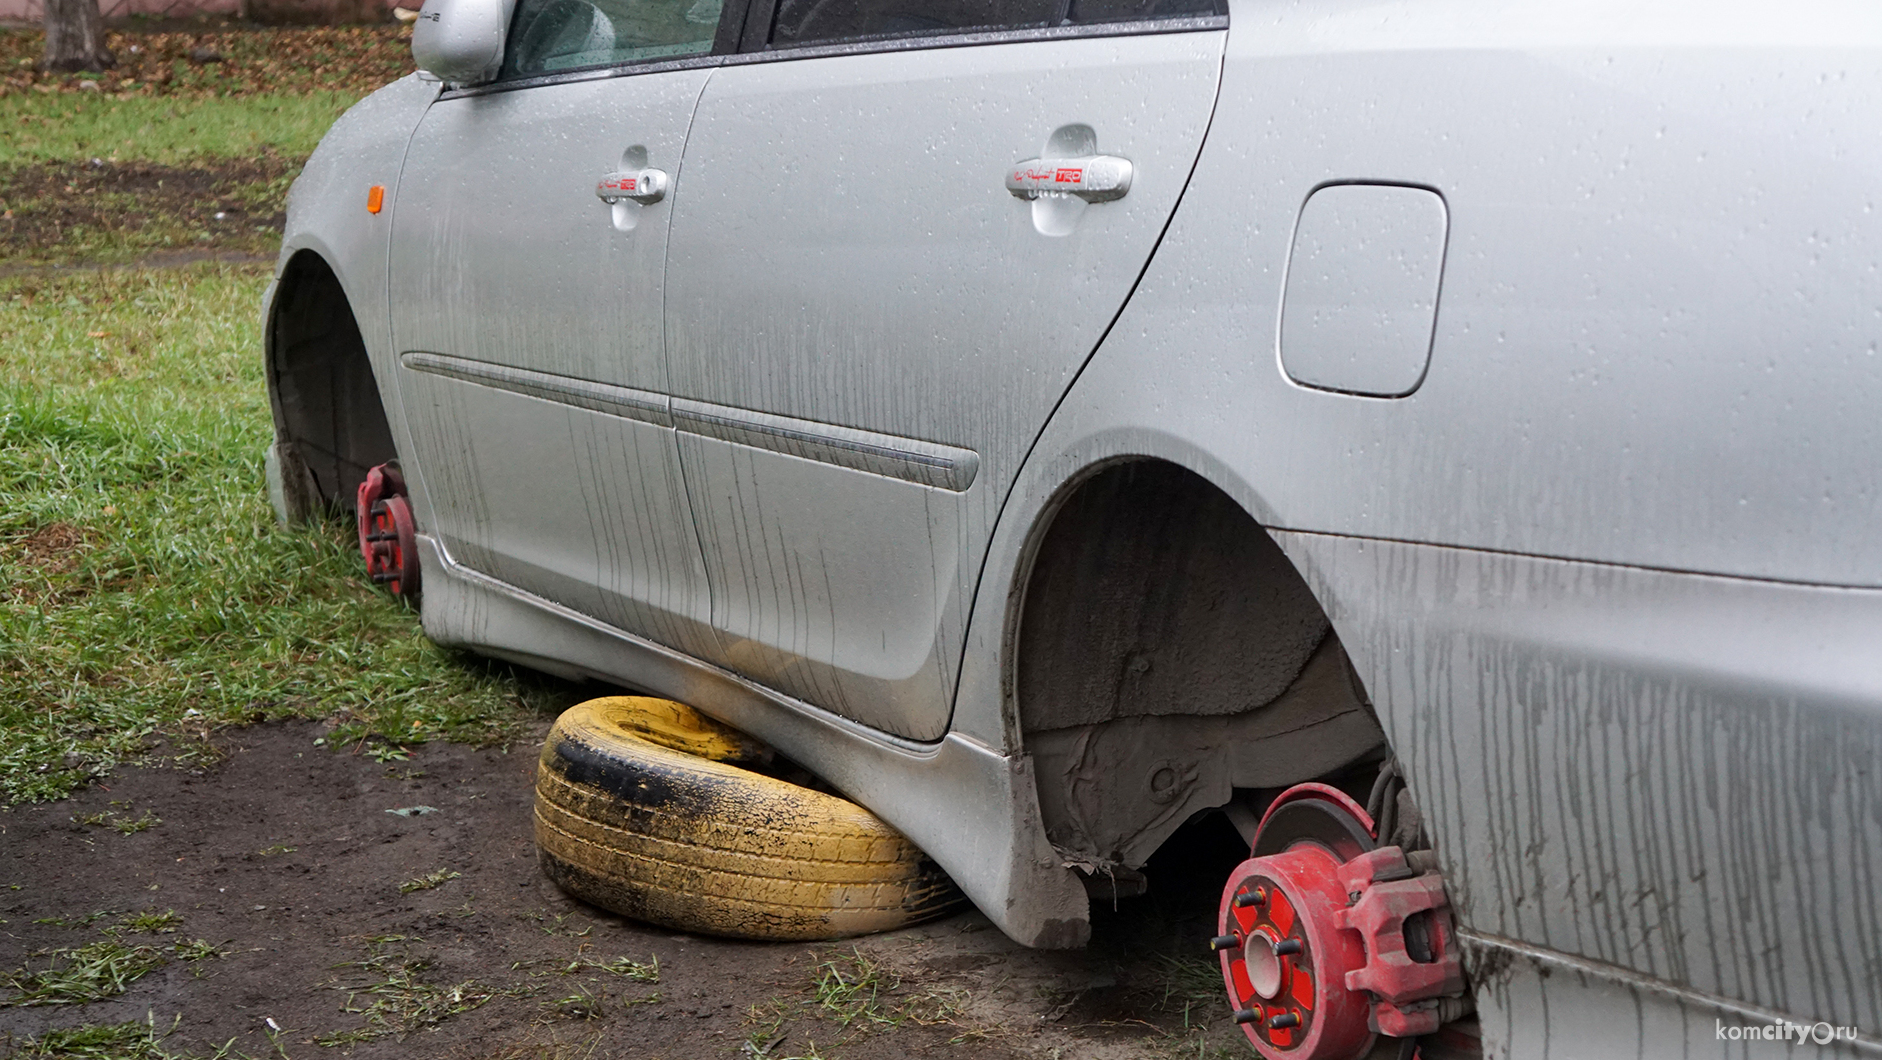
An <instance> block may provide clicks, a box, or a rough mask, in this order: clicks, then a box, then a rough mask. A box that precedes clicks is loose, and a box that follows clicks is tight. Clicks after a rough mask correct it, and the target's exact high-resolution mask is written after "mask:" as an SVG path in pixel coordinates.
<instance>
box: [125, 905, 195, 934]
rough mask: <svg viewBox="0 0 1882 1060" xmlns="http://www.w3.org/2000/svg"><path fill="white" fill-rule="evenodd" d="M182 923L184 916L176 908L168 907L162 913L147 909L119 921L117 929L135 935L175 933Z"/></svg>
mask: <svg viewBox="0 0 1882 1060" xmlns="http://www.w3.org/2000/svg"><path fill="white" fill-rule="evenodd" d="M182 923H183V917H182V916H181V915H180V914H178V913H177V911H176V910H174V909H166V910H164V911H163V912H161V913H159V912H157V911H156V910H154V909H147V910H145V911H144V912H141V913H132V914H131V915H130V916H127V917H125V918H124V919H122V920H120V921H118V922H117V925H116V930H118V931H121V932H129V933H130V934H133V935H174V934H176V929H177V927H178V926H179V925H181V924H182Z"/></svg>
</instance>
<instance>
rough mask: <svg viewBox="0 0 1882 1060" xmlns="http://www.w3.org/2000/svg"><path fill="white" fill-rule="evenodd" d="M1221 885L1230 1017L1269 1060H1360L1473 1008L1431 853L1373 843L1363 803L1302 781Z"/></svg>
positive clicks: (1214, 944)
mask: <svg viewBox="0 0 1882 1060" xmlns="http://www.w3.org/2000/svg"><path fill="white" fill-rule="evenodd" d="M1252 847H1253V849H1252V851H1251V856H1250V857H1249V859H1248V860H1247V861H1244V862H1242V863H1241V864H1240V865H1239V866H1237V867H1236V869H1235V871H1234V872H1233V873H1231V874H1230V876H1229V880H1228V885H1227V886H1226V887H1225V888H1223V891H1222V904H1221V909H1220V912H1219V921H1218V924H1219V926H1218V930H1219V931H1220V934H1218V935H1217V936H1216V937H1215V938H1214V939H1212V940H1210V943H1209V945H1210V948H1211V949H1213V950H1215V951H1216V952H1217V954H1218V955H1219V957H1220V959H1221V962H1222V978H1223V983H1224V985H1226V986H1227V988H1228V994H1229V1003H1230V1005H1231V1006H1232V1007H1233V1009H1234V1011H1235V1021H1236V1022H1237V1023H1239V1024H1241V1026H1242V1030H1243V1032H1244V1033H1246V1034H1247V1036H1248V1040H1249V1041H1250V1042H1251V1043H1252V1044H1253V1045H1254V1047H1255V1050H1256V1051H1257V1052H1259V1053H1260V1054H1261V1055H1262V1056H1264V1057H1267V1058H1268V1060H1357V1058H1358V1057H1361V1056H1364V1055H1365V1054H1366V1053H1367V1052H1368V1051H1369V1050H1370V1049H1372V1047H1373V1045H1374V1043H1375V1042H1376V1041H1377V1040H1378V1038H1379V1037H1380V1036H1381V1035H1384V1036H1387V1037H1393V1038H1405V1039H1409V1038H1413V1037H1415V1036H1417V1035H1422V1034H1428V1033H1430V1032H1432V1031H1435V1030H1437V1028H1438V1026H1439V1024H1440V1023H1442V1022H1444V1021H1445V1020H1448V1019H1453V1018H1456V1017H1457V1016H1460V1015H1462V1014H1464V1013H1465V1012H1466V1011H1468V1007H1469V1002H1468V1001H1467V1000H1466V999H1465V998H1464V978H1463V966H1462V963H1461V961H1460V960H1459V954H1458V951H1457V945H1456V936H1455V932H1454V929H1453V926H1452V920H1451V912H1450V903H1449V899H1448V898H1447V896H1446V895H1445V891H1444V881H1443V878H1442V876H1440V875H1439V873H1438V872H1437V869H1436V867H1435V862H1434V860H1433V859H1432V858H1431V857H1430V855H1429V854H1428V852H1418V853H1415V854H1413V855H1411V856H1410V857H1409V858H1408V856H1407V855H1406V853H1405V852H1404V851H1403V850H1401V849H1400V848H1399V847H1397V846H1383V847H1382V846H1380V845H1379V835H1378V826H1377V825H1376V824H1375V822H1374V821H1373V818H1372V816H1371V815H1370V814H1368V813H1367V812H1366V810H1365V808H1363V807H1361V806H1360V805H1359V804H1358V803H1357V802H1355V801H1354V800H1353V799H1352V798H1350V797H1348V796H1347V795H1346V794H1345V793H1344V792H1341V791H1340V790H1338V789H1337V788H1333V787H1331V786H1328V785H1325V784H1300V785H1296V786H1295V787H1292V788H1289V789H1288V790H1287V791H1285V792H1283V793H1282V794H1281V795H1280V797H1278V798H1277V799H1275V800H1274V802H1273V803H1271V804H1270V805H1269V807H1268V810H1267V813H1266V814H1264V815H1263V817H1262V820H1261V825H1260V827H1259V828H1258V829H1257V831H1256V833H1255V839H1254V843H1253V844H1252Z"/></svg>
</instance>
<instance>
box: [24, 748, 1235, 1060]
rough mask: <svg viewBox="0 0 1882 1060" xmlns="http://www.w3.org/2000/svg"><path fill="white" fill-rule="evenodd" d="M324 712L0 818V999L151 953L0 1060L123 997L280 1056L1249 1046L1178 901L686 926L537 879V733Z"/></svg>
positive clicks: (1111, 1051) (54, 1010)
mask: <svg viewBox="0 0 1882 1060" xmlns="http://www.w3.org/2000/svg"><path fill="white" fill-rule="evenodd" d="M322 731H323V729H322V728H321V727H320V726H318V725H316V724H312V723H297V724H279V725H263V726H256V727H253V728H248V729H241V730H234V731H230V732H227V733H225V734H223V736H222V738H221V743H222V746H223V747H224V749H225V750H226V751H227V757H226V758H225V760H224V761H222V762H221V763H220V764H219V765H217V766H215V767H213V768H211V769H210V770H209V771H207V772H204V773H197V774H192V773H188V772H184V771H180V770H174V769H170V770H163V769H127V770H123V771H122V772H121V773H120V774H119V775H118V776H116V777H114V778H112V779H111V780H110V781H108V784H109V786H108V787H104V786H100V787H98V788H94V789H92V790H89V791H86V792H82V793H80V794H79V795H77V796H75V797H74V798H72V799H70V800H67V801H65V802H58V803H51V804H45V805H38V806H21V807H16V808H14V809H13V810H11V811H8V812H4V813H0V1000H4V999H6V998H9V997H12V996H14V995H15V994H16V993H17V991H16V990H15V989H5V988H4V987H5V983H6V979H5V973H6V970H7V969H19V968H22V967H24V968H27V969H30V970H40V969H44V968H47V967H49V966H53V967H65V966H67V965H69V964H71V963H72V959H71V958H70V957H69V956H68V957H66V958H61V957H58V956H56V955H52V954H49V953H48V951H53V950H58V949H64V950H66V951H68V953H69V951H70V950H71V949H73V948H75V947H81V946H86V945H88V944H96V943H111V944H112V945H115V946H117V947H119V949H121V950H125V951H130V952H133V953H135V954H139V955H141V958H140V959H142V960H143V961H144V962H145V963H149V962H151V961H159V960H160V961H162V963H161V965H160V966H159V967H157V968H155V969H154V970H152V971H150V972H149V973H148V974H146V975H144V976H143V977H142V978H139V979H137V980H136V981H134V982H132V983H131V984H130V985H129V988H128V989H127V990H125V991H124V992H123V993H122V994H121V995H120V996H118V997H115V998H112V999H110V1000H102V1001H94V1002H91V1003H86V1004H73V1005H57V1006H54V1005H45V1006H28V1007H22V1006H17V1005H15V1006H11V1007H0V1055H8V1054H9V1053H11V1052H12V1051H13V1048H10V1047H9V1046H8V1045H7V1044H5V1043H7V1042H11V1043H12V1046H13V1047H17V1046H18V1045H19V1043H20V1042H22V1041H23V1040H25V1039H27V1038H30V1037H32V1036H35V1035H43V1034H44V1033H46V1032H48V1031H50V1030H54V1029H58V1028H71V1027H76V1026H79V1025H81V1024H112V1023H119V1022H123V1021H131V1020H136V1021H143V1020H145V1019H146V1014H147V1013H148V1014H150V1016H151V1017H153V1018H154V1019H155V1021H156V1023H157V1025H158V1027H159V1028H160V1029H161V1028H168V1027H169V1026H170V1024H171V1021H173V1020H175V1021H177V1023H176V1028H175V1030H174V1032H173V1033H172V1034H171V1035H170V1037H169V1038H168V1039H167V1040H166V1041H165V1048H167V1049H170V1050H173V1051H177V1052H189V1053H195V1054H201V1055H208V1054H211V1053H214V1051H215V1050H216V1049H217V1048H218V1047H221V1046H222V1045H223V1044H224V1043H226V1042H229V1041H231V1040H233V1042H234V1048H235V1049H236V1050H240V1051H242V1052H245V1053H247V1054H250V1055H252V1056H257V1057H261V1056H287V1057H291V1058H293V1060H301V1058H307V1057H320V1056H334V1057H337V1056H342V1055H344V1056H349V1057H358V1058H361V1060H367V1058H377V1057H395V1056H396V1057H409V1056H428V1057H464V1058H499V1057H502V1058H512V1057H515V1058H522V1057H571V1058H573V1057H593V1058H595V1060H601V1058H608V1057H623V1058H635V1060H649V1058H674V1060H678V1058H694V1057H702V1058H703V1057H723V1056H754V1055H757V1056H768V1057H776V1058H783V1057H827V1058H837V1057H842V1058H847V1060H888V1058H901V1057H930V1056H934V1057H942V1056H948V1057H952V1056H960V1057H975V1058H981V1057H989V1058H1004V1057H1068V1058H1069V1057H1081V1058H1082V1057H1093V1058H1119V1060H1122V1058H1130V1057H1159V1056H1190V1057H1194V1056H1199V1055H1200V1056H1215V1055H1221V1056H1242V1055H1247V1054H1246V1052H1245V1051H1244V1049H1245V1047H1243V1046H1241V1045H1240V1044H1239V1042H1238V1041H1237V1040H1236V1039H1237V1038H1238V1037H1239V1035H1238V1034H1237V1033H1236V1032H1235V1031H1234V1030H1233V1028H1232V1027H1230V1026H1229V1025H1228V1024H1227V1022H1226V1020H1223V1019H1221V1018H1220V1015H1219V1013H1220V1008H1219V1007H1218V1006H1219V1005H1220V1002H1215V1004H1214V1005H1211V1004H1210V1003H1209V999H1208V993H1209V986H1210V984H1209V962H1208V961H1207V960H1206V959H1194V958H1192V957H1189V956H1188V955H1189V954H1192V953H1193V952H1194V951H1195V950H1196V949H1197V948H1198V944H1197V941H1196V940H1197V939H1199V938H1200V937H1203V936H1206V935H1207V934H1208V930H1207V923H1206V918H1207V916H1208V913H1209V910H1208V905H1209V903H1208V900H1207V895H1206V893H1203V892H1202V891H1193V892H1191V893H1189V894H1188V895H1187V897H1183V896H1180V895H1179V896H1177V900H1176V904H1175V905H1172V904H1171V903H1170V901H1169V900H1164V901H1161V902H1153V900H1152V899H1138V900H1136V901H1134V902H1132V903H1126V904H1125V906H1123V907H1122V908H1120V910H1119V911H1118V913H1116V914H1112V913H1110V912H1109V911H1106V912H1105V915H1104V916H1103V917H1101V919H1100V921H1099V923H1098V933H1099V937H1098V940H1097V942H1096V943H1095V944H1094V947H1093V949H1091V950H1088V951H1085V952H1083V953H1076V954H1043V953H1035V952H1031V951H1026V950H1023V949H1021V948H1019V947H1017V946H1014V945H1013V944H1012V943H1010V942H1008V941H1007V940H1006V939H1005V938H1004V937H1003V936H1002V935H1001V934H1000V933H999V932H998V931H997V930H994V929H992V927H991V926H990V925H989V924H988V922H987V921H986V920H985V918H983V917H981V916H980V915H979V914H977V913H970V914H965V915H961V916H957V917H954V918H951V919H949V920H945V921H941V922H938V923H935V924H929V925H925V926H922V927H918V928H914V929H911V930H908V931H903V932H898V933H895V934H891V935H884V936H878V937H875V938H871V939H865V940H860V941H858V942H855V943H841V944H826V945H819V946H804V945H763V944H750V943H736V942H726V941H719V940H710V939H701V938H692V937H687V936H683V935H676V934H674V933H673V932H670V931H666V930H662V929H658V928H653V927H650V926H647V925H643V924H638V923H634V922H631V921H627V920H623V919H621V918H618V917H614V916H611V915H609V914H606V913H602V912H600V911H598V910H595V909H592V908H590V907H587V906H582V905H579V904H577V903H575V902H572V901H570V900H568V899H566V898H564V897H563V896H562V895H561V894H560V893H559V892H557V891H556V890H555V889H554V888H553V887H552V886H551V885H549V884H548V883H547V882H546V881H545V880H544V879H543V878H542V876H541V874H540V872H539V871H538V870H537V868H536V862H535V851H534V847H533V844H532V842H531V839H530V828H529V820H530V798H531V789H530V783H531V777H532V773H533V769H534V755H535V748H533V747H522V746H519V747H516V748H512V749H511V750H509V751H508V752H507V753H506V752H504V751H501V750H477V749H472V748H466V747H463V746H456V745H445V744H433V745H429V746H427V747H425V748H423V749H422V750H420V751H419V752H418V753H417V754H416V755H415V757H414V758H413V759H412V760H410V761H403V762H387V763H380V762H375V761H373V760H372V759H371V758H370V757H367V756H363V755H355V754H351V753H347V752H345V751H341V752H339V753H335V752H333V751H331V750H329V749H328V748H326V747H324V746H320V745H317V744H316V740H317V739H319V738H320V734H321V732H322ZM416 807H428V808H431V809H414V808H416ZM393 810H400V811H406V812H405V813H404V814H403V815H400V814H394V813H391V812H388V811H393ZM156 821H160V822H161V823H153V822H156ZM140 826H141V827H140ZM126 833H128V834H126ZM1179 846H1180V844H1179ZM1175 856H1178V857H1184V858H1188V859H1191V860H1194V859H1197V858H1205V859H1219V858H1220V856H1221V847H1220V846H1217V845H1209V844H1204V846H1203V847H1197V846H1195V845H1191V846H1190V847H1188V848H1184V849H1179V850H1178V851H1176V853H1175ZM1153 868H1154V866H1153ZM1198 868H1199V869H1200V872H1199V873H1198V876H1199V877H1200V876H1203V875H1210V876H1212V874H1213V873H1214V871H1215V870H1214V868H1213V867H1212V866H1210V865H1206V864H1204V865H1199V866H1198ZM1153 878H1154V877H1153ZM427 879H429V880H431V881H435V885H434V886H429V887H422V888H421V887H419V886H418V883H420V882H423V881H426V880H427ZM402 886H403V887H404V888H406V893H403V894H402V893H401V887H402ZM171 911H174V913H175V914H176V916H175V917H174V918H169V917H166V916H164V915H163V914H165V913H168V912H171ZM140 914H142V916H141V917H140V916H139V915H140ZM140 929H141V930H140ZM197 939H202V940H206V941H207V942H208V943H210V944H212V945H213V946H214V947H215V948H218V949H220V950H221V951H223V955H222V956H219V957H218V956H202V955H201V953H200V950H197V949H192V948H190V947H189V945H188V944H189V943H190V942H191V941H192V940H197ZM139 947H143V949H139ZM85 952H90V953H94V954H95V953H98V952H101V951H99V950H98V949H97V948H96V947H94V949H93V950H91V951H85ZM1171 954H1179V955H1183V956H1180V957H1177V958H1172V956H1171ZM192 958H194V959H192ZM655 962H657V965H658V971H657V981H656V975H655V973H654V971H653V966H654V964H655ZM898 982H899V985H896V984H897V983H898ZM824 1002H829V1004H825V1003H824ZM348 1009H351V1010H353V1011H348ZM1186 1010H1187V1011H1186ZM1205 1015H1206V1016H1207V1017H1209V1019H1208V1020H1207V1021H1206V1024H1207V1025H1206V1026H1204V1024H1205V1019H1204V1017H1205ZM269 1021H272V1025H271V1024H270V1022H269ZM1186 1025H1187V1026H1186ZM274 1027H278V1028H280V1030H279V1031H275V1030H273V1028H274ZM6 1036H10V1037H6ZM748 1041H749V1042H752V1043H753V1044H752V1045H749V1046H748V1045H747V1042H748ZM325 1043H333V1044H325ZM277 1046H278V1047H277ZM1225 1046H1232V1047H1233V1048H1232V1049H1225V1048H1223V1047H1225Z"/></svg>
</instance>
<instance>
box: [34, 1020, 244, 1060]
mask: <svg viewBox="0 0 1882 1060" xmlns="http://www.w3.org/2000/svg"><path fill="white" fill-rule="evenodd" d="M180 1022H181V1017H178V1019H177V1021H176V1022H173V1023H172V1024H171V1025H170V1027H169V1029H167V1030H159V1029H158V1027H157V1018H156V1016H155V1015H154V1014H147V1015H146V1016H145V1017H144V1022H142V1023H139V1022H137V1021H135V1020H131V1021H129V1022H125V1023H87V1024H85V1025H83V1026H79V1027H72V1028H65V1029H60V1030H51V1031H47V1032H46V1033H44V1034H41V1035H39V1036H37V1037H33V1038H28V1039H26V1040H25V1041H23V1042H21V1043H20V1044H19V1045H18V1046H17V1047H16V1048H15V1049H14V1050H13V1051H11V1052H9V1053H7V1056H8V1057H10V1058H12V1060H249V1058H248V1056H247V1054H246V1053H242V1052H239V1051H232V1050H233V1047H234V1044H235V1041H234V1039H230V1040H229V1041H228V1042H227V1043H226V1044H224V1045H223V1046H222V1048H220V1049H218V1050H216V1051H215V1053H214V1054H212V1055H211V1056H208V1057H199V1056H198V1055H197V1054H193V1053H173V1052H171V1051H170V1050H168V1049H166V1048H164V1046H163V1040H164V1038H166V1037H167V1036H168V1035H169V1034H170V1033H171V1032H172V1031H175V1030H176V1023H180ZM0 1044H11V1042H10V1041H8V1040H0Z"/></svg>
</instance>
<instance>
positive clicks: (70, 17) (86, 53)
mask: <svg viewBox="0 0 1882 1060" xmlns="http://www.w3.org/2000/svg"><path fill="white" fill-rule="evenodd" d="M45 3H46V55H45V58H43V59H41V60H40V63H39V65H40V68H41V69H45V70H56V71H58V72H61V73H70V72H72V71H74V70H103V69H105V68H106V67H110V66H116V65H117V60H116V59H114V58H112V57H111V53H110V52H108V51H106V50H105V24H104V23H105V20H104V16H103V15H101V14H99V13H98V0H45Z"/></svg>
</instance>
